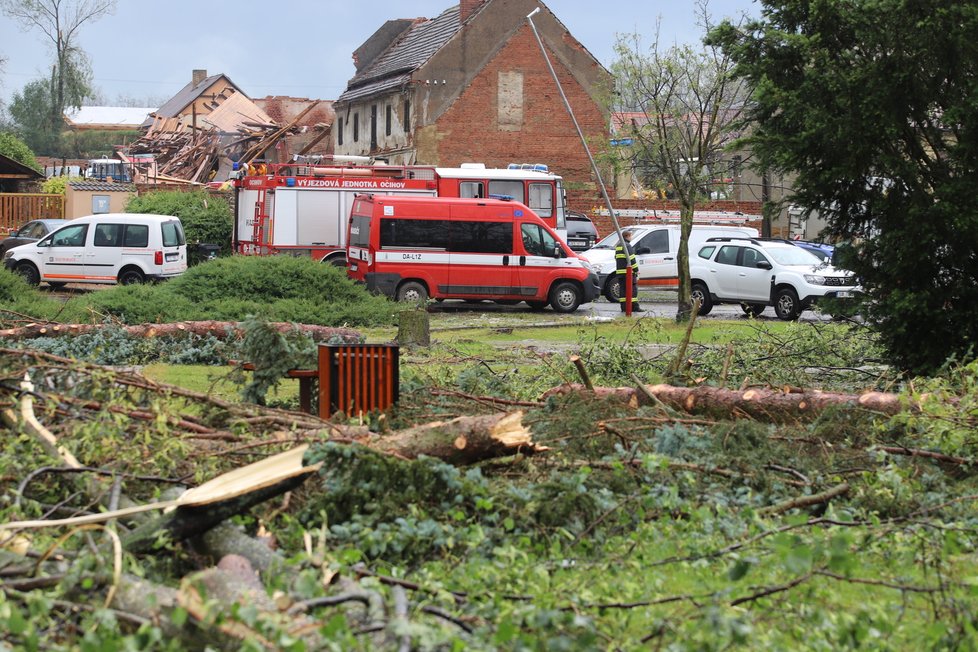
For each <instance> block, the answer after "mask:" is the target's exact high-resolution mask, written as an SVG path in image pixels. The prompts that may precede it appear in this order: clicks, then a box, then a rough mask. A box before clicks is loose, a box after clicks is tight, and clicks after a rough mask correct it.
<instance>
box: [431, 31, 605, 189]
mask: <svg viewBox="0 0 978 652" xmlns="http://www.w3.org/2000/svg"><path fill="white" fill-rule="evenodd" d="M548 54H549V56H550V59H551V62H552V63H553V66H554V68H555V69H556V71H557V76H558V78H559V79H560V83H561V86H562V87H563V89H564V93H566V95H567V98H568V101H569V102H570V104H571V107H572V108H573V109H574V114H575V117H576V118H577V121H578V123H579V124H580V127H581V130H582V131H583V132H584V134H585V137H587V138H588V139H589V141H590V140H592V139H594V140H603V139H604V138H606V137H607V136H606V133H607V130H606V122H605V118H604V115H603V114H602V112H601V109H600V107H599V106H598V105H597V103H596V102H595V101H594V100H593V99H592V98H591V97H590V96H589V95H588V94H587V93H586V92H585V91H584V89H583V88H582V87H581V85H580V84H578V83H577V81H575V79H574V77H573V76H572V75H571V74H570V73H569V72H568V71H567V69H566V68H565V67H564V66H563V65H562V64H561V63H560V61H559V60H558V59H557V58H556V57H555V56H554V54H553V53H548ZM500 72H504V73H510V72H519V73H522V77H523V107H522V109H523V110H522V115H523V123H522V127H521V129H520V130H518V131H512V130H502V129H500V128H499V127H498V125H497V116H498V109H497V100H498V88H497V85H498V79H499V73H500ZM437 130H438V138H437V148H438V156H437V158H438V164H439V165H443V166H449V167H450V166H457V165H458V164H460V163H463V162H471V161H478V162H482V163H485V164H486V166H487V167H505V166H506V165H507V164H508V163H546V164H547V165H549V166H550V169H551V170H552V171H553V172H554V173H556V174H559V175H561V176H562V177H563V178H564V179H565V181H566V182H567V184H568V187H569V190H570V191H571V192H582V193H583V194H584V196H593V197H599V196H600V193H599V191H598V190H597V186H596V185H595V183H594V181H593V177H592V174H591V168H590V163H589V162H588V158H587V154H586V153H585V151H584V149H583V147H582V145H581V141H580V138H579V137H578V135H577V131H576V130H575V129H574V123H573V122H572V121H571V118H570V116H569V115H568V114H567V110H566V108H565V107H564V104H563V101H562V100H561V98H560V92H559V91H558V89H557V85H556V84H555V83H554V80H553V77H552V76H551V75H550V71H549V70H548V69H547V65H546V62H545V61H544V60H543V56H542V54H541V53H540V47H539V46H538V45H537V42H536V39H534V38H533V33H532V31H530V28H529V26H524V27H522V28H520V30H519V32H517V33H516V34H515V35H514V36H513V38H512V39H510V40H509V42H508V43H507V44H506V45H505V46H504V47H503V48H502V49H501V50H500V51H499V52H498V53H497V54H496V56H495V57H494V58H493V59H492V60H491V61H490V62H489V63H488V64H487V65H486V66H485V67H484V68H483V70H482V71H481V73H480V74H479V75H478V76H477V77H476V78H475V79H473V80H472V83H471V84H470V85H469V86H468V87H467V88H466V89H465V91H464V92H463V93H462V94H461V96H460V97H459V98H458V100H456V102H455V103H454V104H453V105H452V107H451V108H450V109H449V110H448V111H446V112H445V113H444V114H443V115H442V116H441V118H440V119H439V120H438V123H437ZM585 203H590V202H585Z"/></svg>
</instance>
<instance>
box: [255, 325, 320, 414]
mask: <svg viewBox="0 0 978 652" xmlns="http://www.w3.org/2000/svg"><path fill="white" fill-rule="evenodd" d="M241 327H242V328H243V329H244V338H243V339H242V341H241V344H240V347H239V351H240V353H241V359H242V360H244V361H246V362H249V363H250V364H252V365H254V371H253V372H252V374H251V377H250V379H249V381H248V382H247V384H246V385H245V387H244V390H243V391H242V398H243V399H244V400H246V401H249V402H251V403H257V404H259V405H265V396H266V395H267V394H268V391H269V390H270V389H273V388H274V387H276V386H277V385H278V384H279V383H281V382H282V378H283V377H284V376H285V373H286V372H287V371H289V370H290V369H315V368H316V366H317V365H318V349H317V346H316V342H314V341H313V340H312V337H310V336H309V335H308V334H306V333H303V332H301V331H298V330H294V331H290V332H287V333H282V332H280V331H279V330H278V329H277V328H275V327H273V326H272V325H270V324H268V323H267V322H265V321H263V320H260V319H256V318H253V317H249V318H247V319H245V320H244V322H242V324H241Z"/></svg>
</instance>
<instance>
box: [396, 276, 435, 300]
mask: <svg viewBox="0 0 978 652" xmlns="http://www.w3.org/2000/svg"><path fill="white" fill-rule="evenodd" d="M397 300H398V301H412V302H414V303H424V302H425V301H427V300H428V290H427V289H426V288H425V286H424V285H422V284H421V283H418V282H417V281H408V282H407V283H405V284H404V285H402V286H401V287H399V288H397Z"/></svg>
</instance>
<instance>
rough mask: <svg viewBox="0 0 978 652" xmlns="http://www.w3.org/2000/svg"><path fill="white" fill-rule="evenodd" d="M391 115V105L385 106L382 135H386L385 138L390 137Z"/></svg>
mask: <svg viewBox="0 0 978 652" xmlns="http://www.w3.org/2000/svg"><path fill="white" fill-rule="evenodd" d="M392 113H393V111H391V105H390V104H388V105H387V113H386V115H385V116H384V135H386V136H390V135H391V114H392Z"/></svg>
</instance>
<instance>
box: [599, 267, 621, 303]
mask: <svg viewBox="0 0 978 652" xmlns="http://www.w3.org/2000/svg"><path fill="white" fill-rule="evenodd" d="M624 291H625V289H624V288H623V287H622V286H621V279H620V278H618V274H615V275H614V276H611V277H609V278H608V282H607V283H605V284H604V297H605V299H607V300H608V301H610V302H611V303H618V299H620V298H621V295H622V293H623V292H624Z"/></svg>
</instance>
